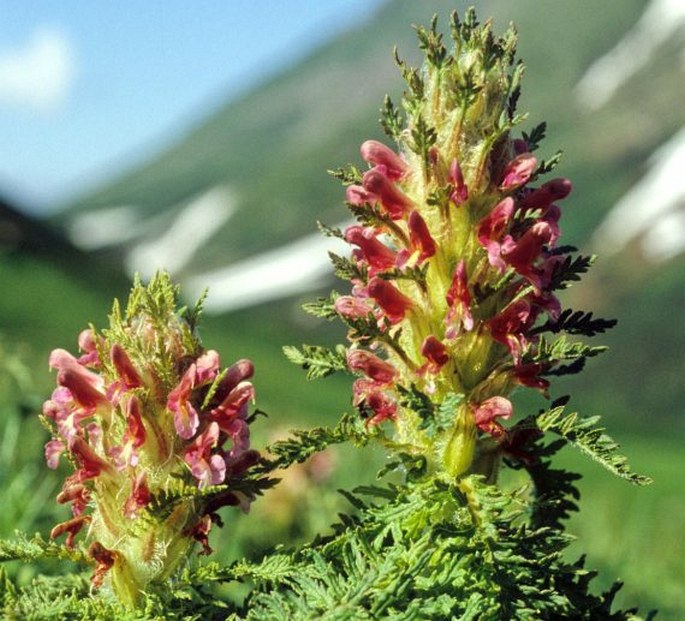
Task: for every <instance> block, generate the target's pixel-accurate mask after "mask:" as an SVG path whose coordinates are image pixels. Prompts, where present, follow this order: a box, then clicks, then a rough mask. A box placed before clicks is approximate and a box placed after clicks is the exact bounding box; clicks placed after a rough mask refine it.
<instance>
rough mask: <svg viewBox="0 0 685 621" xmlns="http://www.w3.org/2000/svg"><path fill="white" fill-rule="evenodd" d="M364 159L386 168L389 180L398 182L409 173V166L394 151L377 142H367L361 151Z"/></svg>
mask: <svg viewBox="0 0 685 621" xmlns="http://www.w3.org/2000/svg"><path fill="white" fill-rule="evenodd" d="M359 152H360V153H361V156H362V159H364V160H366V161H367V162H369V163H370V164H371V165H373V166H376V165H381V166H384V167H385V170H386V173H385V174H386V175H387V177H388V179H392V180H393V181H397V180H398V179H401V178H402V177H404V175H405V174H406V172H407V164H406V163H405V162H404V160H403V159H402V158H401V157H400V156H399V155H397V153H395V152H394V151H393V150H392V149H390V148H388V147H386V146H385V145H384V144H383V143H381V142H378V141H377V140H367V141H366V142H364V143H363V144H362V146H361V148H360V149H359Z"/></svg>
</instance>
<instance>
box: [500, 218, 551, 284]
mask: <svg viewBox="0 0 685 621" xmlns="http://www.w3.org/2000/svg"><path fill="white" fill-rule="evenodd" d="M552 234H553V232H552V227H551V226H550V224H549V223H548V222H536V223H535V224H534V225H533V226H531V227H530V228H529V229H528V230H527V231H526V232H525V233H524V234H523V235H522V236H521V238H520V239H518V240H517V241H516V242H514V243H513V244H510V245H509V246H508V247H507V248H503V249H502V259H503V260H504V261H505V262H506V263H508V264H509V265H511V266H512V267H513V268H514V269H515V270H516V272H517V273H518V274H521V276H523V277H525V278H526V279H528V280H529V281H530V282H531V283H532V284H533V286H534V287H535V288H536V289H538V290H539V289H540V287H541V279H540V275H539V273H538V272H537V271H536V270H535V268H534V266H533V263H535V261H536V260H537V259H538V257H539V256H540V254H541V253H542V249H543V248H544V246H545V245H546V244H547V243H549V241H550V240H551V238H552Z"/></svg>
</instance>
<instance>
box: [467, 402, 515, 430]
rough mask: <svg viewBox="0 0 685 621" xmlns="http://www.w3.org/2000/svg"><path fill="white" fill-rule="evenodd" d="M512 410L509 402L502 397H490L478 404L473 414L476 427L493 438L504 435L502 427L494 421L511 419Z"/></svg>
mask: <svg viewBox="0 0 685 621" xmlns="http://www.w3.org/2000/svg"><path fill="white" fill-rule="evenodd" d="M512 411H513V408H512V405H511V401H509V399H505V398H504V397H490V398H489V399H486V400H485V401H483V402H482V403H480V404H479V405H478V406H477V407H476V409H475V410H474V412H473V417H474V419H475V421H476V425H477V426H478V428H479V429H480V430H481V431H485V432H486V433H489V434H490V435H491V436H493V437H495V438H499V437H501V436H503V435H504V433H505V430H504V427H502V425H501V424H500V423H499V422H498V421H497V420H495V419H497V418H504V419H505V420H506V419H508V418H510V417H511V414H512Z"/></svg>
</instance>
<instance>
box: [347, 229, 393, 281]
mask: <svg viewBox="0 0 685 621" xmlns="http://www.w3.org/2000/svg"><path fill="white" fill-rule="evenodd" d="M345 240H346V241H347V242H348V243H350V244H354V245H356V246H359V248H360V249H361V251H362V254H363V256H364V260H365V261H366V263H368V265H369V266H370V267H371V268H372V269H373V271H374V272H375V271H378V270H387V269H391V268H392V267H394V266H395V260H396V258H397V254H396V253H395V252H393V251H392V250H390V248H388V247H387V246H385V245H384V244H383V243H382V242H380V241H378V238H377V237H376V231H375V230H374V229H372V228H370V227H367V228H364V227H362V226H359V225H353V226H348V227H347V229H345Z"/></svg>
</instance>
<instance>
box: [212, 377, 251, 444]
mask: <svg viewBox="0 0 685 621" xmlns="http://www.w3.org/2000/svg"><path fill="white" fill-rule="evenodd" d="M254 394H255V391H254V386H253V385H252V383H251V382H240V383H239V384H238V385H237V386H235V387H234V388H233V389H232V390H231V391H230V392H229V393H228V395H226V397H225V398H224V399H223V401H222V402H221V403H220V404H219V405H218V406H217V407H216V408H214V409H213V410H212V411H211V412H210V415H209V416H210V419H211V420H213V421H216V422H217V423H218V424H219V428H220V429H221V430H222V431H226V432H227V433H229V434H230V431H229V429H230V424H231V423H232V422H233V421H234V420H235V419H245V418H246V415H247V404H248V402H249V401H251V400H252V399H254Z"/></svg>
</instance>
